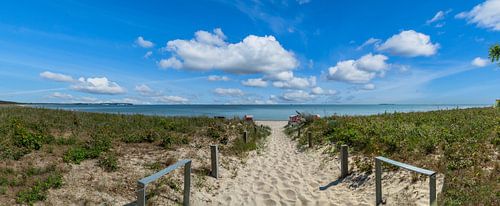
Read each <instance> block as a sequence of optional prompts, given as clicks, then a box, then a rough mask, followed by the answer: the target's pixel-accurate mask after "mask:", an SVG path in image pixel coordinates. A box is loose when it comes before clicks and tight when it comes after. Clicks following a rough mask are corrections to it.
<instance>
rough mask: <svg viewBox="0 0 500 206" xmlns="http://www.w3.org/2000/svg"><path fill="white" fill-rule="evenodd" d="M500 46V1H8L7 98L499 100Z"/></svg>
mask: <svg viewBox="0 0 500 206" xmlns="http://www.w3.org/2000/svg"><path fill="white" fill-rule="evenodd" d="M499 42H500V0H487V1H484V0H478V1H475V0H470V1H453V0H442V1H395V0H394V1H388V0H387V1H384V0H381V1H358V0H349V1H347V0H346V1H319V0H309V1H307V0H298V1H296V0H288V1H286V0H283V1H278V0H276V1H258V0H254V1H217V0H215V1H192V2H191V1H143V2H137V1H106V2H103V1H58V0H55V1H2V2H1V3H0V99H1V100H11V101H19V102H129V103H136V104H177V103H183V104H186V103H188V104H189V103H192V104H265V103H269V104H272V103H286V104H293V103H332V104H334V103H346V104H347V103H429V104H432V103H464V104H476V103H478V104H492V103H493V102H494V100H495V99H496V98H500V69H499V68H500V67H498V66H497V65H496V64H492V63H490V62H489V60H488V59H487V55H488V54H487V51H488V48H489V46H491V45H492V44H495V43H499Z"/></svg>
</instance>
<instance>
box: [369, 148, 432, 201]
mask: <svg viewBox="0 0 500 206" xmlns="http://www.w3.org/2000/svg"><path fill="white" fill-rule="evenodd" d="M382 162H385V163H388V164H391V165H394V166H397V167H401V168H403V169H406V170H410V171H413V172H416V173H420V174H424V175H427V176H428V177H429V190H430V191H429V196H430V198H429V205H437V202H436V172H434V171H431V170H426V169H422V168H418V167H415V166H413V165H409V164H405V163H402V162H398V161H394V160H391V159H388V158H385V157H380V156H379V157H375V201H376V202H375V204H376V205H379V204H380V203H382Z"/></svg>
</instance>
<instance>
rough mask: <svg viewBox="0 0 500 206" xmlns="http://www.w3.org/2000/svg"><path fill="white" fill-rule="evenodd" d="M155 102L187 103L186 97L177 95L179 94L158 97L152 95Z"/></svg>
mask: <svg viewBox="0 0 500 206" xmlns="http://www.w3.org/2000/svg"><path fill="white" fill-rule="evenodd" d="M153 99H154V100H155V101H157V102H161V103H175V104H180V103H187V102H189V100H188V99H186V98H184V97H179V96H159V97H154V98H153Z"/></svg>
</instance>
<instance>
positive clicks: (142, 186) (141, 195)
mask: <svg viewBox="0 0 500 206" xmlns="http://www.w3.org/2000/svg"><path fill="white" fill-rule="evenodd" d="M182 166H184V199H183V205H184V206H187V205H189V193H190V190H191V160H189V159H186V160H180V161H178V162H176V163H175V164H173V165H170V166H168V167H167V168H165V169H163V170H161V171H159V172H157V173H155V174H152V175H151V176H148V177H145V178H143V179H141V180H139V181H137V186H138V190H137V205H139V206H144V205H146V186H147V185H148V184H149V183H151V182H153V181H155V180H157V179H158V178H160V177H162V176H164V175H166V174H168V173H170V172H172V171H173V170H175V169H177V168H179V167H182Z"/></svg>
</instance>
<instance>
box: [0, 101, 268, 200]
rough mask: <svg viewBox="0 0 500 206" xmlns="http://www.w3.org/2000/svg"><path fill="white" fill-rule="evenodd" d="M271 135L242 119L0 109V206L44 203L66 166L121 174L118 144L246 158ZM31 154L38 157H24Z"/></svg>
mask: <svg viewBox="0 0 500 206" xmlns="http://www.w3.org/2000/svg"><path fill="white" fill-rule="evenodd" d="M254 128H255V129H254ZM244 130H247V131H249V132H250V138H249V141H248V142H247V143H243V142H242V141H241V139H242V138H241V135H242V133H243V131H244ZM269 131H270V128H268V127H254V124H253V123H249V122H245V121H243V120H240V119H214V118H209V117H159V116H144V115H118V114H100V113H86V112H73V111H62V110H51V109H40V108H29V107H19V106H4V107H0V136H1V138H0V161H1V164H0V202H1V200H2V199H3V200H5V199H16V202H17V203H23V204H33V203H34V202H36V201H40V200H44V199H45V198H46V191H47V190H48V189H50V188H57V187H60V186H61V185H62V184H63V182H62V179H61V175H63V174H64V173H65V172H67V171H65V170H64V169H63V168H64V165H65V164H79V163H81V162H82V161H84V160H87V159H98V163H97V164H96V166H100V167H102V168H103V169H104V170H105V171H108V172H112V171H115V170H116V169H117V168H119V165H118V163H117V157H116V155H117V154H115V153H114V152H113V146H114V145H116V144H117V143H121V144H149V145H151V146H152V147H159V148H164V149H165V150H175V149H176V148H178V147H189V146H190V145H189V143H190V142H191V141H194V140H196V141H200V140H201V141H206V142H207V144H208V143H210V144H214V143H216V144H219V145H221V148H222V149H221V151H222V152H224V153H227V154H232V155H244V154H245V153H246V152H247V151H250V150H253V149H256V148H257V147H258V144H259V143H260V142H261V140H262V139H264V138H265V137H266V136H268V135H269ZM194 138H196V139H194ZM34 152H36V157H30V155H28V154H30V153H34ZM41 156H43V157H44V161H50V162H48V164H49V165H51V166H50V167H48V168H45V167H39V166H36V165H32V164H31V163H30V164H24V161H25V160H26V161H27V159H29V158H32V159H31V160H33V158H35V159H36V160H38V158H39V157H41ZM47 157H48V158H47ZM30 171H31V172H30ZM33 171H38V172H33Z"/></svg>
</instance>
